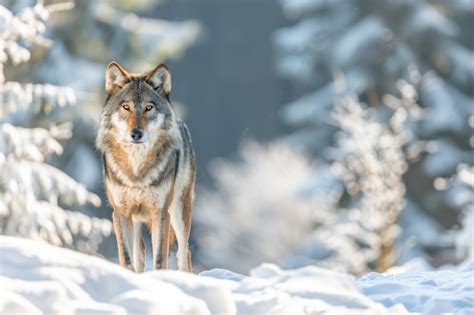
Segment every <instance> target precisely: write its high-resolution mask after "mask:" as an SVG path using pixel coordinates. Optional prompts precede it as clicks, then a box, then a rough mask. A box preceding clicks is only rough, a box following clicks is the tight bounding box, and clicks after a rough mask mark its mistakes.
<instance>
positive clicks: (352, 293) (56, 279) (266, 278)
mask: <svg viewBox="0 0 474 315" xmlns="http://www.w3.org/2000/svg"><path fill="white" fill-rule="evenodd" d="M0 250H1V252H0V266H1V270H0V297H1V298H0V314H30V313H31V314H35V313H46V314H124V313H134V314H210V313H211V314H235V313H239V314H271V313H273V314H315V313H318V314H320V313H321V314H324V313H333V314H334V313H337V314H342V313H344V314H389V313H392V314H393V313H397V314H400V313H406V312H407V310H408V311H417V312H422V313H433V312H436V311H455V312H459V313H468V312H470V311H472V308H473V300H472V293H473V292H474V291H473V289H474V284H473V270H474V267H473V265H472V264H471V265H470V266H468V267H467V268H465V269H464V270H463V271H439V272H429V273H418V274H397V275H379V274H375V273H372V274H369V275H367V276H366V277H364V278H362V279H360V280H359V281H356V279H355V278H354V277H352V276H350V275H347V274H344V273H339V272H335V271H330V270H325V269H322V268H317V267H305V268H301V269H295V270H288V271H286V270H282V269H280V268H279V267H277V266H276V265H271V264H263V265H261V266H259V267H257V268H255V269H253V270H252V271H251V273H250V276H244V275H240V274H236V273H233V272H231V271H228V270H224V269H213V270H209V271H205V272H202V273H201V274H200V275H194V274H189V273H183V272H179V271H174V270H167V271H150V272H146V273H143V274H135V273H132V272H130V271H128V270H125V269H123V268H121V267H120V266H118V265H116V264H113V263H111V262H108V261H106V260H103V259H100V258H97V257H93V256H88V255H85V254H81V253H78V252H74V251H71V250H67V249H63V248H58V247H54V246H51V245H49V244H46V243H43V242H39V241H32V240H26V239H20V238H15V237H5V236H2V237H1V239H0ZM359 286H360V287H361V288H362V291H361V290H360V289H359ZM364 293H365V294H364ZM402 304H403V305H402ZM425 306H426V308H424V307H425Z"/></svg>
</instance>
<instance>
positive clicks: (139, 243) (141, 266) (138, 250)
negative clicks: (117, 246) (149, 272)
mask: <svg viewBox="0 0 474 315" xmlns="http://www.w3.org/2000/svg"><path fill="white" fill-rule="evenodd" d="M145 251H146V247H145V242H144V241H143V236H142V223H141V222H140V221H133V267H134V269H135V272H143V271H144V270H145Z"/></svg>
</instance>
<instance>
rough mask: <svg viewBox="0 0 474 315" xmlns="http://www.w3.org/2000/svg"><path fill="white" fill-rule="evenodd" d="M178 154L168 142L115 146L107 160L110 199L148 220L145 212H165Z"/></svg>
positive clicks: (106, 156) (107, 182)
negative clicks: (147, 210) (163, 210)
mask: <svg viewBox="0 0 474 315" xmlns="http://www.w3.org/2000/svg"><path fill="white" fill-rule="evenodd" d="M176 152H177V151H176V149H175V148H174V146H172V145H171V144H170V143H168V142H163V143H157V144H155V145H153V146H151V145H150V144H147V143H144V144H139V145H120V144H118V143H116V144H115V145H114V146H113V149H111V150H108V151H107V152H106V153H105V156H104V164H105V170H106V180H105V181H106V185H107V190H108V194H109V198H110V199H112V200H113V202H114V203H116V204H118V205H123V206H124V207H126V208H131V209H137V213H136V214H137V215H144V216H145V217H146V214H145V213H143V212H144V211H145V210H143V209H146V208H163V207H164V205H165V201H166V199H167V196H168V194H169V193H170V191H171V189H172V187H171V186H172V184H173V181H174V178H173V175H174V172H175V168H176V163H177V158H178V157H177V154H176ZM141 208H143V209H141ZM140 209H141V210H140ZM138 210H140V213H139V211H138ZM145 212H146V211H145Z"/></svg>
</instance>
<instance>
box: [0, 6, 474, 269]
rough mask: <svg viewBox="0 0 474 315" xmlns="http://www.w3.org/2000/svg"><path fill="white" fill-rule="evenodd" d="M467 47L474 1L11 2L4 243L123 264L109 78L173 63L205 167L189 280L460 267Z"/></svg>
mask: <svg viewBox="0 0 474 315" xmlns="http://www.w3.org/2000/svg"><path fill="white" fill-rule="evenodd" d="M472 30H474V1H472V0H451V1H448V0H446V1H441V0H417V1H408V0H397V1H393V0H344V1H343V0H335V1H329V0H328V1H325V0H280V1H272V0H258V1H244V0H240V1H239V0H228V1H218V0H202V1H184V0H178V1H171V0H168V1H164V0H163V1H151V0H149V1H146V0H143V1H130V0H117V1H113V0H102V1H92V0H85V1H77V0H76V1H63V0H59V1H48V0H44V1H33V0H4V1H2V5H1V6H0V35H1V36H0V62H1V65H0V71H1V72H0V83H1V95H2V97H1V106H0V232H1V234H7V235H19V236H23V237H29V238H35V239H43V240H45V241H47V242H50V243H53V244H56V245H58V246H65V247H69V248H74V249H76V250H80V251H83V252H87V253H93V254H97V255H102V256H105V257H107V258H108V259H111V260H116V246H115V239H114V237H113V235H111V233H112V229H111V222H110V219H111V211H112V210H111V207H110V206H109V205H108V204H107V202H106V201H105V200H106V199H105V196H104V190H103V184H102V166H101V158H100V156H99V155H98V153H97V151H96V150H95V148H94V140H95V136H96V131H97V128H98V122H99V117H100V112H101V107H102V105H103V103H104V98H105V96H104V72H105V68H106V66H107V64H108V63H109V62H110V61H112V60H116V61H118V62H119V63H120V64H122V65H124V66H125V68H127V69H128V70H131V71H133V72H139V71H145V70H148V69H151V68H152V67H153V66H155V65H157V64H159V63H162V62H166V63H167V64H168V65H169V66H170V68H171V72H172V75H173V91H172V94H171V99H172V101H173V104H174V106H175V108H176V110H177V112H178V113H179V115H180V116H181V117H183V119H184V120H185V121H186V122H187V123H188V125H189V127H190V130H191V133H192V136H193V143H194V147H195V150H196V153H197V157H198V168H199V170H198V181H197V182H198V187H197V197H196V204H195V208H194V221H193V230H192V239H191V250H192V252H193V257H194V263H195V267H196V269H197V270H200V269H208V268H212V267H222V268H228V269H232V270H234V271H237V272H243V273H245V272H247V271H248V270H249V269H250V268H251V267H254V266H255V265H257V264H259V263H261V262H264V261H267V262H275V263H278V264H280V265H281V266H283V267H285V268H294V267H299V266H304V265H308V264H314V265H319V266H324V267H328V268H342V269H345V270H347V271H349V272H351V273H354V274H357V275H360V274H363V273H366V272H368V271H370V270H378V271H385V270H387V269H390V268H395V267H394V266H402V267H397V268H405V269H411V270H421V269H423V270H426V269H431V268H437V267H440V266H446V265H450V264H459V263H462V262H463V261H465V260H466V259H469V258H472V256H473V254H474V250H473V249H474V235H473V233H474V200H473V197H474V195H473V189H474V167H473V162H474V155H473V152H472V148H473V146H474V134H473V128H474V99H473V98H474V53H473V50H474V36H473V32H472Z"/></svg>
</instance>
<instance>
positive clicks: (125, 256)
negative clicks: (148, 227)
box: [112, 211, 133, 271]
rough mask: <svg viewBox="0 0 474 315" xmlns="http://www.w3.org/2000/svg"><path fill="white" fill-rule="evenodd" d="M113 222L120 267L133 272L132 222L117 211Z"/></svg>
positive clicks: (113, 215)
mask: <svg viewBox="0 0 474 315" xmlns="http://www.w3.org/2000/svg"><path fill="white" fill-rule="evenodd" d="M112 220H113V224H114V231H115V237H116V238H117V246H118V254H119V261H120V265H121V266H123V267H125V268H128V269H130V270H132V271H133V266H132V258H131V256H130V253H131V248H132V237H133V235H132V233H133V224H132V220H130V218H127V217H126V216H125V215H123V214H121V213H119V212H117V211H114V212H113V214H112Z"/></svg>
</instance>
